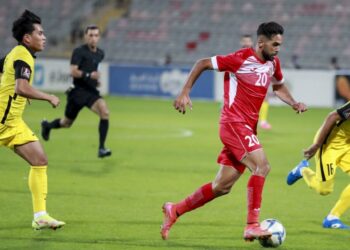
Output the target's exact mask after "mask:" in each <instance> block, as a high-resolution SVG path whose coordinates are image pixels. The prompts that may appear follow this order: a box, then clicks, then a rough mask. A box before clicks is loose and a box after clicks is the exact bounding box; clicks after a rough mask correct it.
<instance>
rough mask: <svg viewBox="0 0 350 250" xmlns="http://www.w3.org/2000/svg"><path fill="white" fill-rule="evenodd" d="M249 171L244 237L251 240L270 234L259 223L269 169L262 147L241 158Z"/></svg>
mask: <svg viewBox="0 0 350 250" xmlns="http://www.w3.org/2000/svg"><path fill="white" fill-rule="evenodd" d="M241 162H242V163H244V164H245V165H246V166H247V167H248V168H249V169H250V171H251V176H250V178H249V181H248V184H247V199H248V201H247V202H248V214H247V225H246V227H245V230H244V239H245V240H247V241H252V240H254V239H257V238H267V237H270V236H271V233H269V232H268V231H266V230H262V229H261V228H260V224H259V217H260V208H261V203H262V193H263V189H264V184H265V177H266V176H267V174H268V173H269V171H270V166H269V163H268V161H267V158H266V155H265V153H264V151H263V149H262V148H260V149H257V150H255V151H252V152H250V153H248V154H247V155H246V157H245V158H243V159H242V160H241Z"/></svg>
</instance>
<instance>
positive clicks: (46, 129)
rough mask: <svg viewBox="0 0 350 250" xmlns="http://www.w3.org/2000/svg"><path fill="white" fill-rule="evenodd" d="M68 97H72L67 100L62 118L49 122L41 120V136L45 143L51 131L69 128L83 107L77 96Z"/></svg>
mask: <svg viewBox="0 0 350 250" xmlns="http://www.w3.org/2000/svg"><path fill="white" fill-rule="evenodd" d="M70 95H72V96H69V97H68V98H67V105H66V109H65V116H64V117H63V118H56V119H54V120H52V121H51V122H49V121H47V120H43V121H42V122H41V136H42V138H43V139H44V140H45V141H48V140H49V139H50V132H51V129H59V128H70V127H71V126H72V124H73V122H74V120H75V118H76V117H77V116H78V114H79V112H80V110H81V109H82V108H83V107H84V106H83V105H81V104H80V103H79V99H78V98H79V96H78V95H73V94H70ZM74 97H76V98H77V99H78V100H75V99H74Z"/></svg>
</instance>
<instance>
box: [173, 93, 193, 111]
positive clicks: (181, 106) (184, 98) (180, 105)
mask: <svg viewBox="0 0 350 250" xmlns="http://www.w3.org/2000/svg"><path fill="white" fill-rule="evenodd" d="M187 105H188V106H189V107H190V109H191V110H192V102H191V99H190V96H189V95H188V94H186V93H181V94H180V95H179V96H178V97H177V98H176V99H175V101H174V104H173V106H174V108H175V109H176V110H178V111H179V112H180V113H182V114H185V113H186V106H187Z"/></svg>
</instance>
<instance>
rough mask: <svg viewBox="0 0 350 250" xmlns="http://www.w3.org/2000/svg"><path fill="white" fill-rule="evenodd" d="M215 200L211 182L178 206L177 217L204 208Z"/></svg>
mask: <svg viewBox="0 0 350 250" xmlns="http://www.w3.org/2000/svg"><path fill="white" fill-rule="evenodd" d="M214 198H215V195H214V193H213V187H212V184H211V182H210V183H207V184H205V185H203V186H202V187H200V188H199V189H197V190H196V191H195V192H194V193H193V194H191V195H190V196H188V197H187V198H186V199H184V200H182V201H180V202H179V203H177V204H176V212H177V215H178V216H180V215H182V214H184V213H186V212H189V211H192V210H194V209H196V208H198V207H201V206H203V205H204V204H205V203H208V202H209V201H211V200H212V199H214Z"/></svg>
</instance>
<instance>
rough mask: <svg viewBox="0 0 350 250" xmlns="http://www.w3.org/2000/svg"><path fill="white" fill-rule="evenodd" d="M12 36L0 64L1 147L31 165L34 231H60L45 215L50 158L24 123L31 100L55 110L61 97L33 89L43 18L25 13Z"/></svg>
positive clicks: (42, 45) (58, 223)
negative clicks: (27, 106)
mask: <svg viewBox="0 0 350 250" xmlns="http://www.w3.org/2000/svg"><path fill="white" fill-rule="evenodd" d="M12 34H13V37H14V38H15V39H16V40H17V41H18V45H17V46H15V47H14V48H13V49H12V50H11V51H10V52H9V53H8V54H7V55H6V56H5V58H3V59H1V61H0V70H1V74H2V75H1V80H0V146H6V147H8V148H10V149H12V150H13V151H14V152H15V153H16V154H18V155H19V156H20V157H22V158H23V159H24V160H25V161H26V162H28V163H29V164H30V166H31V167H30V171H29V178H28V184H29V188H30V191H31V193H32V200H33V210H34V219H33V222H32V227H33V228H34V229H37V230H39V229H42V228H52V229H57V228H60V227H62V226H63V225H64V224H65V223H64V222H62V221H58V220H56V219H54V218H52V217H51V216H49V215H48V213H47V212H46V195H47V174H46V171H47V157H46V154H45V152H44V150H43V147H42V146H41V144H40V142H39V140H38V138H37V137H36V136H35V135H34V133H33V132H32V131H31V130H30V128H29V127H28V126H27V125H26V124H25V123H24V121H23V120H22V113H23V110H24V108H25V105H26V102H27V100H29V99H37V100H44V101H48V102H49V103H50V104H51V105H52V106H53V107H54V108H55V107H57V106H58V105H59V103H60V100H59V99H58V97H56V96H54V95H49V94H47V93H44V92H42V91H39V90H37V89H35V88H33V87H32V82H33V78H34V61H35V53H36V52H39V51H42V50H43V49H44V47H45V41H46V37H45V35H44V31H43V28H42V26H41V19H40V17H38V16H36V15H35V14H34V13H32V12H30V11H28V10H26V11H24V12H23V14H22V15H21V16H20V17H19V18H18V19H17V20H16V21H15V22H14V23H13V27H12Z"/></svg>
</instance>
